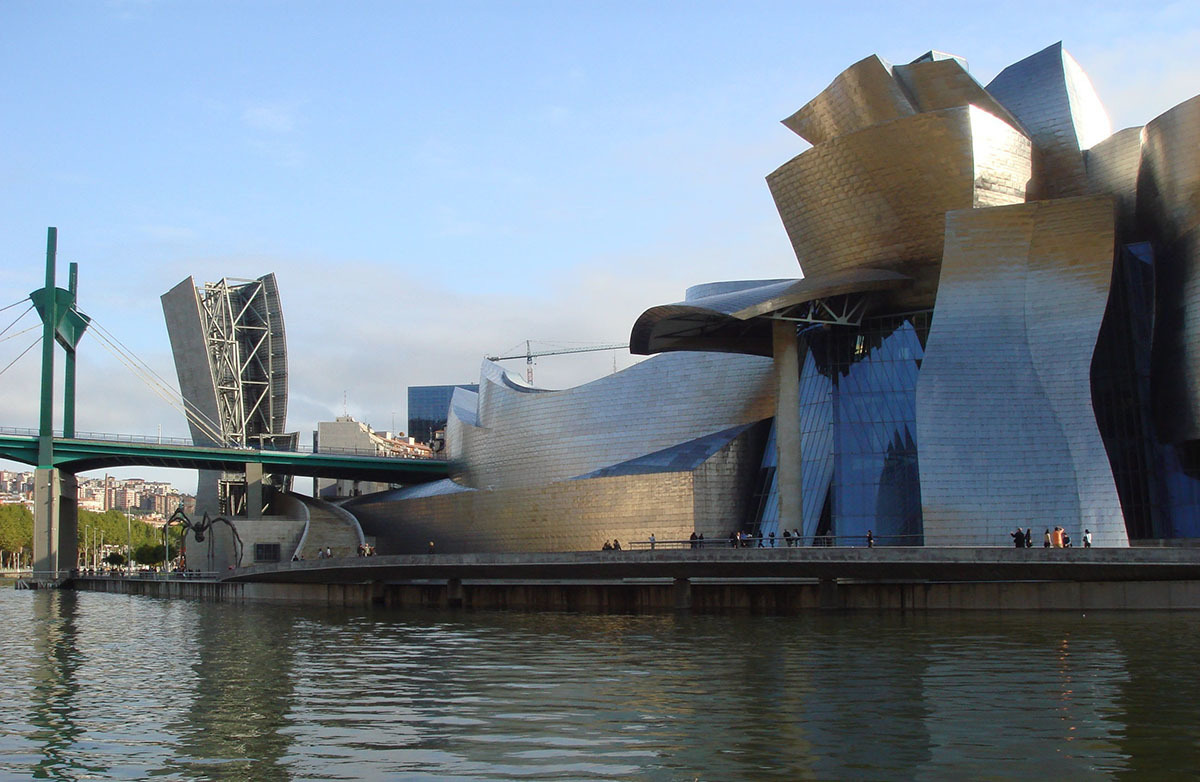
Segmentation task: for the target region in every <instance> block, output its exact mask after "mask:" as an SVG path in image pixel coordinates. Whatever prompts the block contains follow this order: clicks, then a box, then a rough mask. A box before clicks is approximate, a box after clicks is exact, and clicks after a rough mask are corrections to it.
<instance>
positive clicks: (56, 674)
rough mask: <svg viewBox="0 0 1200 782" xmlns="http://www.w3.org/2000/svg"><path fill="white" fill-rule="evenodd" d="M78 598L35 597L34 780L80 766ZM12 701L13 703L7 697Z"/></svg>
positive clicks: (31, 724)
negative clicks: (76, 757) (75, 752)
mask: <svg viewBox="0 0 1200 782" xmlns="http://www.w3.org/2000/svg"><path fill="white" fill-rule="evenodd" d="M75 606H76V602H75V600H74V595H73V594H69V593H62V592H38V593H37V594H36V595H35V596H34V597H33V628H32V633H31V635H30V637H31V638H32V640H33V648H32V658H31V659H30V660H29V662H30V663H31V670H30V674H31V677H30V678H31V679H32V683H33V686H32V688H31V691H30V696H31V698H30V708H29V713H28V719H29V729H28V730H27V731H26V732H25V735H26V736H27V738H28V740H29V743H30V744H31V745H32V746H34V747H36V751H37V755H38V758H37V760H36V762H34V763H33V768H32V771H33V776H35V777H43V778H53V777H57V776H59V775H61V774H63V773H65V772H67V771H69V770H72V769H73V768H74V763H73V762H72V760H71V756H72V752H71V750H72V748H73V747H74V745H75V742H76V741H77V740H78V739H79V737H80V735H81V734H82V733H83V729H82V728H81V727H80V726H79V724H78V721H77V720H76V716H77V715H76V710H75V706H74V703H73V701H74V699H75V696H76V694H77V689H78V688H77V685H76V674H77V673H78V671H79V667H80V658H79V654H78V652H77V645H76V631H75ZM6 700H7V699H6Z"/></svg>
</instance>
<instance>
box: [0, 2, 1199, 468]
mask: <svg viewBox="0 0 1200 782" xmlns="http://www.w3.org/2000/svg"><path fill="white" fill-rule="evenodd" d="M1058 40H1062V41H1063V42H1064V45H1065V47H1066V48H1067V49H1068V51H1070V52H1071V53H1072V55H1074V57H1075V58H1076V60H1078V61H1079V63H1080V64H1081V65H1082V66H1083V68H1084V70H1086V71H1087V72H1088V74H1089V75H1090V76H1091V78H1092V81H1093V83H1094V84H1095V86H1096V89H1097V91H1098V93H1099V95H1100V97H1101V99H1102V100H1103V101H1104V102H1105V104H1106V106H1107V108H1108V110H1109V114H1110V116H1111V117H1112V120H1113V125H1114V127H1115V128H1122V127H1127V126H1130V125H1139V124H1143V123H1145V122H1146V121H1148V120H1150V119H1152V118H1153V117H1154V116H1156V115H1158V114H1160V113H1161V112H1163V111H1165V110H1166V109H1168V108H1170V107H1171V106H1174V105H1175V104H1177V103H1179V102H1181V101H1183V100H1185V99H1187V98H1189V97H1191V96H1193V95H1195V94H1196V93H1198V92H1200V66H1198V65H1197V57H1196V55H1197V53H1200V2H1179V3H1163V4H1154V5H1151V6H1148V7H1146V8H1143V9H1137V8H1135V7H1134V6H1133V4H1131V3H1128V2H1120V3H1115V2H1114V3H1106V2H1091V3H1086V4H1085V3H1044V2H1043V3H1022V2H1017V3H1004V4H1001V3H990V4H975V3H961V2H959V3H939V2H910V3H904V4H880V5H878V6H876V5H873V4H863V3H858V4H855V3H844V4H836V3H819V4H818V3H808V2H792V3H763V2H743V3H719V2H689V3H674V2H663V3H621V2H608V3H598V2H597V3H585V2H566V1H565V0H564V1H563V2H544V3H537V2H528V3H509V2H488V3H481V2H480V3H415V2H413V3H405V2H347V3H340V2H339V3H335V2H287V3H285V2H255V1H254V0H246V1H244V2H236V3H234V2H183V1H173V0H113V1H112V2H99V1H97V2H55V3H45V2H23V1H22V0H6V2H3V3H0V74H2V75H0V98H2V100H3V103H2V105H3V107H4V108H3V111H0V232H2V235H3V237H4V243H3V247H2V248H0V306H4V305H6V304H9V303H11V302H13V301H16V300H18V299H20V298H22V297H24V296H25V295H27V294H28V292H29V291H30V290H32V289H34V288H36V287H39V286H40V284H41V277H42V263H43V257H44V243H45V230H46V226H49V225H55V226H57V227H58V229H59V236H60V238H59V248H60V252H59V258H60V278H65V268H66V263H67V262H68V261H76V262H78V263H79V265H80V290H81V296H80V307H81V309H83V310H84V311H85V312H87V313H88V314H89V315H91V316H92V317H94V318H95V319H96V320H97V322H99V323H100V324H102V325H103V326H104V327H105V328H106V329H108V330H109V331H111V332H113V333H114V334H116V335H117V336H118V337H120V338H121V339H122V341H124V342H125V343H126V344H127V345H128V346H129V347H130V348H131V349H133V350H134V352H136V353H137V354H138V355H139V356H140V357H141V358H142V359H143V360H144V361H146V362H147V363H149V364H150V365H151V366H153V367H155V369H156V370H157V371H158V372H159V374H161V375H163V376H165V377H168V378H171V379H173V378H174V368H173V364H172V363H171V358H170V353H169V347H168V342H167V337H166V330H165V327H164V325H163V316H162V311H161V307H160V304H159V296H160V295H161V294H162V293H164V292H165V291H166V290H168V289H169V288H171V287H172V286H173V285H175V284H176V283H177V282H179V281H180V280H181V279H183V278H184V277H186V276H188V275H193V276H194V277H195V278H196V279H197V280H198V281H200V282H203V281H206V280H215V279H217V278H219V277H222V276H229V277H255V276H258V275H260V274H263V273H266V272H272V271H273V272H275V273H276V275H277V277H278V280H279V285H280V292H281V297H282V300H283V305H284V312H285V318H286V322H287V330H288V347H289V355H290V366H291V370H292V374H291V404H290V408H289V425H290V428H292V429H296V430H299V431H301V432H302V433H304V435H303V436H304V439H305V440H307V439H308V436H309V435H308V433H309V432H311V430H312V429H313V428H314V426H315V423H316V422H317V421H319V420H328V419H329V418H331V417H332V416H334V415H337V414H339V413H341V412H342V410H343V399H345V400H346V402H345V404H346V408H347V409H348V410H349V412H350V413H351V414H353V415H355V416H356V417H358V418H359V419H360V420H365V421H367V422H368V423H371V424H372V425H373V426H375V427H377V428H388V427H390V426H391V420H392V418H391V416H392V415H393V414H395V416H396V420H397V422H398V428H402V427H403V421H404V415H405V398H406V388H407V387H408V386H409V385H425V384H434V383H451V382H472V381H474V380H475V379H476V378H477V376H478V367H479V360H480V358H481V357H482V356H483V355H485V354H489V353H493V352H499V351H505V350H507V349H510V348H512V347H513V346H515V345H517V344H519V343H521V342H522V341H523V340H525V339H533V340H538V341H542V342H554V343H558V344H567V343H580V342H619V341H623V340H625V339H627V337H628V333H629V328H630V326H631V325H632V324H633V321H634V320H635V319H636V317H637V316H638V314H640V313H641V312H642V311H643V310H644V309H646V308H647V307H650V306H652V305H654V304H659V303H664V302H669V301H675V300H678V299H680V298H682V294H683V289H684V288H685V287H686V286H688V285H691V284H695V283H700V282H707V281H712V280H717V279H729V278H746V277H785V276H795V275H797V274H798V267H797V264H796V260H795V257H794V256H793V255H792V253H791V250H790V247H789V245H788V242H787V237H786V235H785V234H784V232H783V229H782V227H781V225H780V222H779V218H778V215H777V213H776V212H775V208H774V205H773V204H772V202H771V199H770V196H769V194H768V192H767V188H766V185H765V183H764V181H763V178H764V177H765V176H766V174H768V173H770V172H771V171H772V170H773V169H775V168H776V167H777V166H779V165H780V164H782V163H783V162H785V161H786V160H788V159H789V158H791V157H793V156H794V155H796V154H798V153H799V152H801V151H803V149H805V147H806V146H807V145H806V144H805V142H803V141H802V140H801V139H799V138H798V137H796V136H794V135H793V134H792V133H790V132H789V131H787V130H786V129H785V128H784V127H783V126H782V125H780V124H779V122H778V121H779V120H780V119H782V118H783V117H785V116H787V115H789V114H791V113H792V112H793V111H795V110H796V109H797V108H799V106H801V105H802V104H803V103H805V102H806V101H807V100H809V99H810V98H811V97H813V96H814V95H815V94H816V93H817V92H819V91H820V90H821V89H822V88H824V87H825V86H826V85H827V84H828V83H829V81H830V80H831V79H833V77H834V76H836V75H837V74H838V73H839V72H840V71H841V70H842V69H844V68H845V67H847V66H848V65H850V64H851V63H853V62H855V61H856V60H858V59H861V58H862V57H864V56H866V55H868V54H872V53H876V54H879V55H880V56H881V57H883V58H884V59H887V60H890V61H892V62H907V61H908V60H911V59H912V58H914V57H916V56H918V55H920V54H921V53H923V52H925V51H927V50H928V49H931V48H936V49H941V50H943V51H949V52H953V53H955V54H958V55H961V56H963V57H965V58H966V59H967V60H968V62H969V63H970V66H971V71H972V73H973V74H974V75H975V77H976V79H978V80H979V81H980V82H981V83H984V84H986V83H987V82H988V81H989V80H990V79H991V78H992V77H993V76H995V74H996V73H998V72H999V71H1000V70H1001V69H1002V68H1003V67H1004V66H1006V65H1008V64H1010V63H1012V62H1015V61H1016V60H1019V59H1021V58H1023V57H1025V56H1027V55H1029V54H1032V53H1033V52H1036V51H1038V50H1040V49H1042V48H1044V47H1045V46H1047V45H1049V44H1051V43H1054V42H1055V41H1058ZM17 311H19V310H17ZM12 312H14V311H9V312H8V313H4V315H9V314H11V313H12ZM27 317H32V316H27ZM2 319H3V318H0V320H2ZM29 322H30V323H31V322H32V321H29ZM7 323H8V320H3V322H2V323H0V328H2V327H3V326H4V325H7ZM22 325H25V324H24V323H23V324H22ZM30 339H32V335H30ZM24 347H25V340H24V339H23V338H22V339H17V340H8V341H5V342H0V366H3V365H5V364H8V362H9V361H11V360H12V359H13V358H15V357H16V355H17V354H18V353H19V352H20V350H21V349H23V348H24ZM614 359H615V364H616V365H617V366H618V367H624V366H628V365H629V364H630V363H631V362H632V361H633V359H632V358H631V357H629V356H628V355H619V356H615V357H614V356H613V354H611V353H601V354H591V355H589V354H584V355H583V356H578V357H573V358H571V357H560V358H546V359H542V360H540V361H539V363H538V366H537V372H538V384H539V385H547V386H550V387H564V386H569V385H574V384H577V383H580V382H586V381H587V380H590V379H594V378H596V377H598V376H600V375H602V374H603V373H605V372H609V371H612V368H613V365H614ZM513 369H514V370H517V371H520V370H522V369H523V367H522V366H521V365H520V364H519V363H514V364H513ZM37 371H38V368H37V351H36V350H35V351H32V352H31V353H30V354H29V355H27V356H26V357H25V358H24V359H22V360H21V361H20V362H18V363H17V364H16V365H14V367H13V368H12V369H11V370H9V371H8V372H6V373H5V374H4V375H0V411H2V412H0V426H31V427H32V426H36V423H37V412H36V401H37V397H36V377H37ZM79 384H80V399H81V402H80V406H79V413H78V419H79V424H78V425H79V428H80V429H81V430H89V431H119V432H133V433H146V434H153V433H155V432H156V431H157V430H158V427H159V426H161V427H162V431H163V433H164V434H167V435H183V434H185V432H186V426H185V423H184V421H183V418H182V416H181V415H180V414H178V413H177V412H175V411H174V410H173V409H172V408H170V407H169V406H167V405H165V404H163V403H161V402H160V401H159V400H158V399H157V397H155V396H154V395H153V394H152V393H151V392H150V391H149V390H148V389H146V388H145V387H144V386H142V385H141V383H140V381H138V380H137V379H135V378H134V377H133V376H132V375H131V374H129V373H127V372H126V371H125V370H123V369H122V368H121V367H120V366H119V364H117V362H116V361H115V359H113V358H112V357H111V356H110V355H109V354H107V353H106V352H104V351H103V350H101V349H100V346H99V345H98V344H97V343H95V342H94V341H92V340H89V338H88V337H85V338H84V342H83V343H82V344H81V346H80V380H79ZM134 472H140V473H146V472H147V471H145V470H138V471H134ZM192 480H193V479H191V478H190V477H186V476H180V477H178V481H179V482H180V483H182V484H184V485H186V484H188V483H189V482H191V481H192Z"/></svg>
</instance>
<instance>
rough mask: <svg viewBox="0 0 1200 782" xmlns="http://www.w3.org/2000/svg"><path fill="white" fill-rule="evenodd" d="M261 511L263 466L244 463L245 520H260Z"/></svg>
mask: <svg viewBox="0 0 1200 782" xmlns="http://www.w3.org/2000/svg"><path fill="white" fill-rule="evenodd" d="M262 511H263V466H262V465H261V464H257V463H254V462H246V518H248V519H261V518H262Z"/></svg>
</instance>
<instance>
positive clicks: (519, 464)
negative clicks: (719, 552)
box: [348, 44, 1200, 553]
mask: <svg viewBox="0 0 1200 782" xmlns="http://www.w3.org/2000/svg"><path fill="white" fill-rule="evenodd" d="M784 125H785V126H787V127H788V128H789V129H791V130H792V131H794V132H795V133H797V134H798V135H800V136H801V137H802V138H804V139H805V140H806V141H807V142H809V143H810V144H811V145H812V146H811V147H810V148H808V149H806V150H804V151H803V152H800V154H798V155H797V156H796V157H794V158H793V159H792V160H790V161H787V162H786V163H784V164H783V165H781V166H780V167H779V168H778V169H777V170H776V171H774V172H772V173H771V174H769V175H768V176H767V186H768V188H769V189H770V192H771V194H772V197H773V198H774V200H775V204H776V206H777V208H778V211H779V215H780V218H781V220H782V223H783V228H784V230H785V231H786V232H787V234H788V237H789V239H790V241H791V244H792V248H793V250H794V252H795V255H796V259H797V260H798V261H799V263H800V266H801V267H802V272H803V277H802V278H800V279H772V280H743V281H736V282H720V283H708V284H703V285H697V286H694V287H693V288H691V289H689V290H688V291H687V292H686V294H685V298H684V300H683V301H680V302H676V303H672V304H664V305H658V306H654V307H651V308H649V309H647V310H646V311H645V312H644V313H643V314H642V315H641V316H640V317H639V318H638V319H637V321H636V323H634V325H633V329H632V333H631V336H630V349H631V351H632V352H634V353H638V354H643V355H653V356H654V357H653V358H651V359H649V360H647V361H645V362H643V363H641V364H638V365H637V366H635V367H633V368H631V369H628V370H625V371H624V372H621V373H617V374H615V375H612V376H610V377H608V378H604V379H603V380H600V381H596V382H595V383H591V384H588V385H586V386H581V387H580V388H576V389H568V390H566V391H555V392H550V391H544V390H541V389H536V388H531V387H529V386H528V385H526V384H524V383H523V382H521V381H520V380H519V379H518V378H516V377H514V376H512V375H509V374H507V373H505V372H503V370H501V369H500V368H499V367H498V366H495V365H492V364H489V363H485V364H484V367H483V372H482V374H483V377H482V379H481V382H480V385H479V390H478V393H471V392H467V391H463V390H459V391H456V392H455V393H454V396H453V398H452V399H451V400H450V405H449V413H448V422H447V428H446V437H447V451H448V454H449V456H450V457H451V459H452V460H453V463H454V469H453V471H452V476H453V477H452V479H451V480H448V481H444V482H442V483H441V484H435V485H431V486H425V487H421V488H419V489H413V490H403V491H400V492H396V493H392V494H389V495H379V496H376V497H367V498H360V499H359V500H356V501H355V502H354V503H353V504H352V506H348V507H352V508H353V510H354V512H356V513H358V514H359V515H360V518H362V519H363V520H364V527H370V528H371V529H370V530H369V532H370V533H372V534H376V535H377V536H380V539H381V540H382V541H386V543H381V546H380V548H381V551H384V552H385V553H386V551H389V550H391V551H410V550H412V551H415V550H421V548H422V546H423V545H424V544H425V541H426V540H428V539H434V540H436V541H437V544H438V548H439V550H449V551H454V550H464V551H465V550H522V549H524V550H530V549H536V550H561V549H579V548H595V547H599V546H600V544H602V543H603V542H604V541H605V540H608V539H610V538H612V537H614V536H616V537H618V538H620V539H623V540H625V539H629V538H633V539H638V540H645V539H646V538H647V537H648V536H649V535H650V534H651V533H653V534H655V536H656V537H657V538H658V539H659V540H666V539H671V538H674V539H685V538H688V537H689V536H690V535H691V534H692V533H697V534H699V533H703V534H704V535H705V538H706V539H710V538H712V537H714V536H716V537H727V536H728V535H729V534H730V533H731V532H733V531H737V530H744V531H747V532H750V533H752V534H756V535H763V536H770V535H774V536H775V539H776V541H777V542H778V541H779V540H780V539H782V538H783V536H784V534H785V532H786V533H787V534H788V536H789V541H788V542H789V543H796V542H797V539H798V542H799V544H800V545H821V544H824V543H829V542H838V543H841V544H850V545H862V544H863V542H864V541H865V538H866V536H867V535H868V534H871V535H873V536H874V538H875V540H876V541H878V542H879V543H880V544H882V545H922V544H924V545H1013V536H1012V533H1013V532H1014V531H1015V530H1016V529H1017V528H1020V529H1022V530H1025V529H1028V530H1031V531H1032V533H1033V536H1034V539H1035V540H1037V541H1039V542H1040V540H1041V538H1042V535H1043V531H1044V530H1045V531H1049V530H1050V529H1052V528H1054V527H1063V528H1064V529H1065V531H1066V532H1067V534H1069V535H1070V537H1071V538H1072V539H1073V540H1074V541H1076V542H1078V541H1081V540H1082V539H1083V536H1084V533H1085V532H1087V533H1088V534H1089V535H1090V537H1091V539H1092V541H1094V543H1095V544H1096V545H1102V546H1125V545H1128V543H1129V541H1130V539H1135V540H1142V539H1179V538H1200V97H1197V98H1192V99H1191V100H1188V101H1186V102H1184V103H1183V104H1181V105H1179V106H1177V107H1175V108H1173V109H1171V110H1170V111H1167V112H1166V113H1164V114H1163V115H1161V116H1160V117H1158V118H1156V119H1154V120H1152V121H1151V122H1149V123H1148V124H1147V125H1146V126H1145V127H1142V128H1129V129H1125V130H1121V131H1119V132H1116V133H1113V132H1112V128H1111V126H1110V123H1109V120H1108V118H1107V115H1106V113H1105V111H1104V108H1103V105H1102V104H1101V101H1100V99H1099V97H1098V96H1097V95H1096V93H1095V90H1094V89H1093V88H1092V85H1091V83H1090V82H1089V80H1088V78H1087V75H1086V74H1085V73H1084V72H1083V69H1082V68H1081V67H1080V66H1079V64H1078V63H1076V62H1075V60H1074V59H1073V58H1072V57H1071V56H1070V55H1069V54H1068V53H1067V52H1066V51H1065V50H1064V49H1063V48H1062V45H1061V44H1054V45H1053V46H1050V47H1047V48H1046V49H1044V50H1042V51H1040V52H1038V53H1036V54H1034V55H1031V56H1030V57H1027V58H1025V59H1024V60H1021V61H1020V62H1017V63H1015V64H1014V65H1012V66H1010V67H1008V68H1006V69H1004V70H1003V71H1002V72H1001V73H1000V74H999V75H998V76H997V77H996V78H995V79H994V80H993V81H992V82H991V83H989V84H988V85H987V86H986V87H984V86H982V85H981V84H979V83H978V82H977V81H976V80H975V79H974V78H973V77H972V76H971V75H970V73H969V72H968V70H967V66H966V62H965V61H964V60H962V59H961V58H958V57H955V56H951V55H946V54H942V53H940V52H933V51H931V52H928V53H927V54H925V55H923V56H921V57H918V58H917V59H916V60H914V61H913V62H911V63H908V64H907V65H892V64H890V63H888V62H886V61H884V60H883V59H881V58H879V57H877V56H871V57H867V58H865V59H863V60H860V61H859V62H857V63H855V64H853V65H851V66H850V67H849V68H847V69H846V70H845V71H844V72H843V73H841V74H840V75H838V76H836V77H835V78H834V79H833V81H832V82H831V83H830V84H829V86H828V87H827V88H826V89H825V90H824V91H822V92H821V94H819V95H817V96H816V97H815V98H813V99H812V100H811V101H809V102H808V103H807V104H805V105H804V106H803V107H801V108H800V109H799V110H798V111H796V112H795V113H794V114H793V115H792V116H790V117H788V118H787V119H785V120H784ZM656 354H657V355H656Z"/></svg>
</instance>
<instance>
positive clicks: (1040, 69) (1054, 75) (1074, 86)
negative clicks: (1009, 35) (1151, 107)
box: [987, 41, 1112, 198]
mask: <svg viewBox="0 0 1200 782" xmlns="http://www.w3.org/2000/svg"><path fill="white" fill-rule="evenodd" d="M987 91H988V93H989V94H991V95H992V96H993V97H994V98H996V100H998V101H999V102H1000V103H1001V104H1003V105H1004V107H1005V108H1007V109H1008V110H1009V111H1010V112H1012V114H1013V116H1015V117H1016V118H1017V120H1018V121H1019V122H1020V123H1021V126H1022V127H1023V128H1024V129H1025V131H1026V132H1027V133H1029V136H1030V138H1031V139H1033V144H1034V147H1035V148H1036V149H1037V157H1036V163H1035V166H1034V175H1035V180H1036V183H1035V185H1034V188H1033V191H1032V193H1031V198H1064V197H1069V196H1077V195H1083V194H1084V193H1086V192H1087V173H1086V171H1085V169H1084V165H1083V155H1082V151H1083V150H1085V149H1088V148H1089V147H1092V146H1094V145H1095V144H1098V143H1100V142H1101V141H1103V140H1104V139H1106V138H1108V136H1109V135H1110V134H1111V133H1112V124H1111V123H1110V122H1109V120H1108V114H1107V113H1105V111H1104V106H1103V104H1101V102H1100V98H1099V96H1097V95H1096V90H1095V89H1094V88H1093V87H1092V83H1091V80H1089V79H1088V77H1087V74H1086V73H1084V72H1083V69H1082V68H1080V67H1079V63H1077V62H1075V58H1073V57H1071V55H1070V54H1068V53H1067V52H1066V51H1065V50H1064V49H1063V47H1062V42H1061V41H1060V42H1059V43H1056V44H1053V45H1052V46H1048V47H1046V48H1045V49H1043V50H1042V51H1040V52H1038V53H1037V54H1033V55H1030V56H1029V57H1026V58H1025V59H1024V60H1021V61H1020V62H1017V63H1014V64H1012V65H1010V66H1008V67H1007V68H1005V69H1004V70H1003V71H1001V72H1000V74H999V75H998V76H997V77H996V78H995V79H992V81H991V82H989V83H988V85H987Z"/></svg>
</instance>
